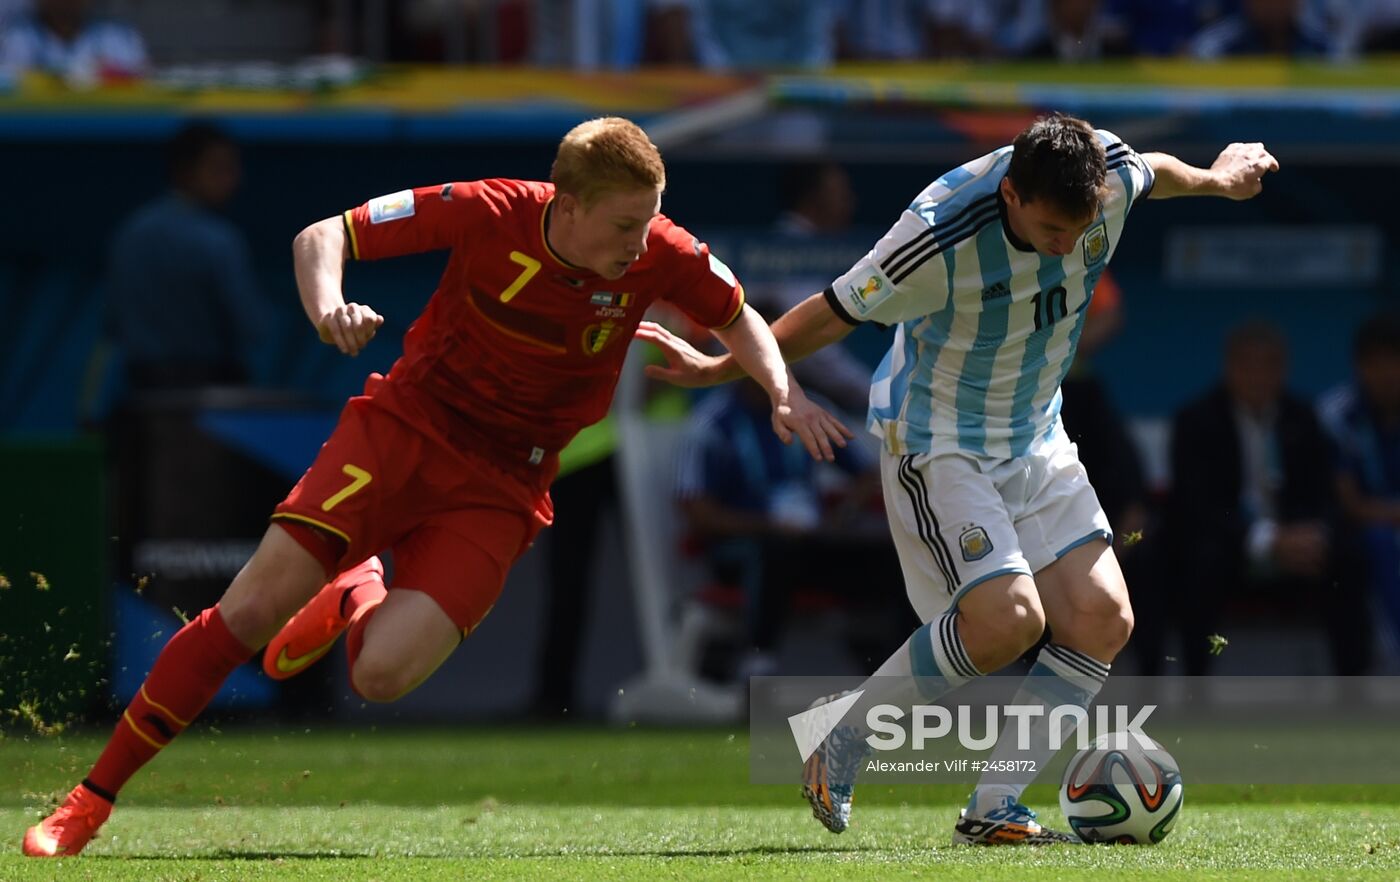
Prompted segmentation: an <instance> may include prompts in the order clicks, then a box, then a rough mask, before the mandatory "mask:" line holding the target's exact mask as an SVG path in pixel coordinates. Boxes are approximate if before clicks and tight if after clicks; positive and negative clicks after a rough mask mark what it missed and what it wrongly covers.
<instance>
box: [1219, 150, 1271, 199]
mask: <svg viewBox="0 0 1400 882" xmlns="http://www.w3.org/2000/svg"><path fill="white" fill-rule="evenodd" d="M1210 170H1211V173H1212V174H1213V175H1215V178H1216V183H1217V184H1218V185H1219V187H1220V195H1221V196H1224V197H1226V198H1227V199H1252V198H1254V197H1255V196H1258V195H1259V193H1260V191H1261V190H1263V189H1264V175H1266V174H1268V173H1269V172H1276V171H1278V160H1277V159H1274V157H1273V155H1272V154H1271V153H1269V151H1267V150H1265V149H1264V145H1263V144H1231V145H1230V146H1229V147H1226V148H1225V149H1224V150H1222V151H1220V155H1219V156H1217V157H1216V159H1215V162H1213V163H1212V164H1211V166H1210Z"/></svg>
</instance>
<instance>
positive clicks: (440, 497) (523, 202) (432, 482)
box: [24, 118, 850, 857]
mask: <svg viewBox="0 0 1400 882" xmlns="http://www.w3.org/2000/svg"><path fill="white" fill-rule="evenodd" d="M551 179H552V183H541V182H535V181H517V180H503V179H494V180H482V181H471V182H466V183H451V184H442V185H438V186H432V187H422V188H418V189H414V190H403V191H401V192H398V193H393V194H390V195H388V196H381V197H379V198H377V199H371V200H370V201H369V202H367V203H365V204H364V205H361V206H360V207H358V208H355V209H352V210H350V211H347V212H345V214H344V215H343V216H340V217H333V218H327V219H326V220H323V221H320V222H318V223H315V224H312V225H311V226H309V227H307V228H306V229H305V230H303V231H302V232H301V233H300V234H299V235H298V236H297V237H296V241H295V242H294V243H293V253H294V258H295V266H296V279H297V287H298V289H299V290H300V293H301V301H302V306H303V307H304V308H305V310H306V314H307V317H308V318H309V319H310V320H311V322H312V323H313V324H314V325H315V326H316V328H317V330H318V332H319V333H320V336H321V339H322V340H323V341H325V342H326V343H329V344H332V345H334V346H335V347H336V348H338V349H339V350H340V351H341V352H343V353H345V354H346V355H352V356H353V355H356V354H358V353H359V352H360V350H361V349H363V348H364V346H365V344H366V343H368V342H369V340H370V339H371V338H372V337H373V336H374V335H375V333H376V331H377V330H378V329H379V327H380V325H381V324H382V323H383V319H382V318H380V316H379V315H378V314H377V313H376V312H375V311H374V310H373V309H371V308H370V307H368V306H365V305H364V304H360V303H354V302H349V303H347V302H346V301H345V299H344V296H343V294H342V286H341V275H342V270H343V266H344V263H345V261H346V260H347V259H349V258H355V259H357V260H374V259H378V258H383V257H394V256H397V255H402V254H413V253H417V252H423V251H434V250H450V251H451V256H450V257H449V259H448V262H447V269H446V271H445V272H444V273H443V276H442V280H441V282H440V283H439V285H438V289H437V291H436V292H435V293H434V295H433V297H432V299H431V301H430V302H429V303H428V306H427V309H426V310H425V311H424V312H423V314H422V315H421V316H420V317H419V318H418V320H417V321H416V322H414V323H413V326H412V327H410V328H409V330H408V334H407V335H406V336H405V338H404V354H403V356H402V357H401V358H400V359H399V360H398V362H397V363H395V365H394V366H393V369H392V370H390V372H389V374H388V376H381V375H379V374H371V375H370V377H369V379H368V381H367V382H366V384H365V392H364V394H363V395H361V396H357V397H355V398H352V399H350V401H349V402H348V403H347V404H346V406H345V409H344V411H343V412H342V413H341V416H340V422H339V424H338V425H337V426H336V429H335V431H334V432H333V433H332V434H331V437H330V438H329V440H327V441H326V443H325V445H324V446H323V447H322V448H321V452H320V454H319V455H318V456H317V458H316V461H315V462H314V463H313V464H312V466H311V468H310V469H308V470H307V472H306V474H305V475H303V476H302V479H301V480H300V481H299V482H298V483H297V485H296V487H295V488H293V489H292V492H291V493H290V494H289V495H288V496H287V498H286V499H285V500H284V501H283V502H282V503H281V504H280V505H278V506H277V508H276V510H275V512H274V513H273V515H272V518H273V523H272V525H271V526H270V527H269V528H268V530H267V533H266V534H265V535H264V536H263V539H262V542H261V544H260V545H259V546H258V549H257V551H256V552H255V553H254V554H253V557H252V558H251V559H250V560H249V561H248V563H247V564H246V565H245V566H244V567H243V569H242V571H240V572H239V574H238V575H237V576H236V577H235V578H234V580H233V583H232V584H231V585H230V586H229V589H228V591H227V592H225V594H224V596H223V597H222V598H221V599H220V601H219V602H218V603H217V604H216V605H215V606H213V607H211V608H209V609H207V610H204V612H203V613H201V614H200V615H199V616H198V617H197V618H195V619H193V620H192V621H191V622H190V623H189V624H188V625H186V626H185V627H184V628H182V629H181V630H180V631H179V632H178V633H177V634H176V635H175V636H174V637H172V638H171V640H170V642H169V643H168V644H166V646H165V648H164V649H163V650H162V651H161V654H160V657H159V658H157V659H156V663H155V665H154V666H153V667H152V669H151V672H150V674H149V675H148V676H147V678H146V681H145V682H144V683H143V684H142V686H141V688H140V689H139V690H138V692H137V694H136V696H135V697H134V698H133V699H132V702H131V704H130V705H129V706H128V707H127V709H126V711H125V712H124V713H123V714H122V717H121V720H120V721H118V723H117V727H116V730H115V731H114V733H113V735H112V738H111V740H110V741H108V743H107V746H106V748H105V749H104V750H103V752H102V754H101V756H100V757H99V758H98V760H97V763H96V765H94V766H93V768H92V770H91V771H90V772H89V774H88V777H87V778H85V779H84V780H83V782H82V783H81V784H79V785H78V786H77V787H75V788H74V789H73V791H72V792H71V793H70V794H69V795H68V798H67V799H66V800H65V802H64V803H63V805H62V806H60V807H59V808H58V810H57V811H55V812H54V813H53V814H52V815H50V816H49V817H48V818H46V819H44V820H43V821H42V822H41V823H39V824H37V825H36V826H34V827H32V828H30V829H29V830H28V832H27V834H26V835H25V838H24V853H25V854H27V855H31V856H36V857H38V856H50V857H51V856H56V855H74V854H77V853H78V852H79V851H81V850H82V848H83V846H85V845H86V844H87V842H88V841H89V840H90V839H91V838H92V836H93V834H94V833H96V831H97V829H98V827H100V826H101V825H102V823H103V822H104V821H106V819H107V816H108V815H109V814H110V813H111V810H112V804H113V802H115V800H116V796H117V793H118V791H119V790H120V789H121V788H122V786H123V785H124V784H125V783H126V781H127V780H128V779H129V778H130V777H131V776H132V775H133V774H134V773H135V772H136V771H137V770H138V769H139V768H140V767H141V766H143V765H144V764H145V763H146V762H147V761H149V760H150V759H151V758H152V757H154V756H155V754H156V753H157V752H159V750H160V749H161V748H162V747H164V746H165V745H167V744H169V743H170V741H171V740H172V739H173V738H174V737H175V736H176V735H178V734H179V733H180V731H181V730H183V729H184V728H185V727H186V726H188V725H189V723H190V721H192V720H193V719H194V718H195V717H196V716H197V715H198V714H199V713H200V711H201V710H203V708H204V706H205V705H206V704H207V703H208V702H209V700H210V699H211V698H213V696H214V695H215V693H217V691H218V689H219V687H220V685H221V684H222V683H223V681H224V679H225V678H226V677H227V676H228V675H229V673H231V672H232V671H233V670H234V669H235V668H237V667H238V666H239V665H241V664H243V663H244V662H246V661H247V660H248V659H249V658H251V657H252V656H253V654H254V653H255V652H256V651H257V650H258V649H259V648H261V647H263V646H265V645H266V646H267V651H266V653H265V655H264V669H265V670H266V671H267V672H268V673H269V675H271V676H273V677H277V678H284V677H288V676H291V675H293V674H296V673H297V672H299V671H301V670H303V669H304V668H305V667H306V665H308V664H310V663H311V662H312V661H314V660H316V659H317V658H320V657H321V656H322V655H324V654H325V653H326V652H327V651H328V650H329V648H330V646H331V644H332V643H334V641H335V640H336V638H337V637H338V636H339V635H340V634H341V633H342V632H344V631H347V630H348V631H349V634H348V636H347V641H346V642H347V649H348V652H349V656H350V672H351V673H350V678H351V684H352V686H353V688H354V689H355V691H356V692H357V693H359V694H360V695H361V696H363V697H364V698H366V699H368V700H371V701H393V700H394V699H397V698H399V697H400V696H402V695H404V694H405V693H407V692H409V691H410V690H412V689H413V688H414V687H415V686H417V685H418V684H419V683H421V682H423V680H424V679H426V678H427V677H428V675H429V674H431V673H432V672H433V671H434V670H436V669H437V667H438V666H439V665H441V664H442V663H443V661H445V660H446V659H447V657H448V656H449V655H450V654H451V653H452V651H453V650H454V649H456V647H457V645H458V644H459V643H460V642H461V641H462V639H463V637H465V636H466V635H467V634H469V633H471V631H472V629H473V628H475V627H476V626H477V625H478V624H479V623H480V622H481V620H482V619H483V618H484V617H485V616H486V614H487V613H488V612H489V611H490V610H491V607H492V605H493V604H494V603H495V602H496V598H497V596H498V595H499V594H500V591H501V587H502V585H503V584H504V581H505V576H506V572H507V571H508V570H509V569H510V567H511V564H512V563H514V561H515V560H516V558H518V557H519V556H520V554H521V553H522V552H524V551H525V549H526V548H528V547H529V545H530V543H531V541H532V540H533V539H534V537H535V534H536V532H537V531H538V530H539V529H540V528H541V527H543V526H546V525H548V524H549V523H550V521H551V519H552V510H551V505H550V500H549V493H548V488H549V483H550V480H551V479H552V478H553V476H554V473H555V470H556V468H557V465H558V452H559V450H560V449H562V448H563V447H564V446H565V445H566V444H567V443H568V442H569V439H570V438H572V437H573V435H574V434H575V433H576V432H578V430H579V429H581V428H583V427H584V426H587V425H589V424H590V423H593V422H596V421H597V420H599V419H601V418H602V417H603V415H604V414H605V413H606V412H607V409H608V405H609V403H610V401H611V399H612V394H613V388H614V386H615V384H616V382H617V379H618V376H619V374H620V372H621V370H622V362H623V359H624V357H625V355H626V352H627V344H628V342H629V341H630V340H631V339H632V336H633V332H634V331H635V330H636V329H637V326H638V324H639V323H640V322H641V319H642V315H643V313H645V312H646V310H647V307H648V306H649V305H650V304H651V303H653V302H654V301H656V300H658V299H665V300H667V301H669V302H670V303H671V304H673V305H675V306H676V307H679V308H680V309H681V310H682V311H684V312H685V313H686V314H688V315H689V316H690V317H691V318H692V319H694V320H695V321H697V322H698V323H700V324H702V325H704V326H706V327H709V328H711V329H713V333H714V335H715V336H716V337H717V338H718V339H719V340H720V341H721V342H722V343H724V345H725V346H726V347H728V348H729V350H730V351H731V352H732V353H733V355H734V357H735V359H736V360H737V361H738V362H739V363H740V364H741V365H743V366H744V368H745V369H746V370H747V371H748V373H749V374H751V375H752V376H754V377H755V378H757V379H758V381H759V382H760V383H762V384H763V386H764V388H765V389H767V391H768V394H769V396H770V398H771V399H772V402H773V428H774V431H776V432H777V433H778V435H779V436H780V437H781V438H782V439H783V441H784V442H789V443H790V442H791V441H792V440H793V439H794V438H795V439H797V440H799V441H800V443H802V444H803V445H804V446H805V447H806V448H807V450H808V451H809V452H810V453H811V454H812V456H814V457H818V458H824V459H830V458H831V457H832V451H831V445H832V444H836V445H844V444H845V439H846V438H848V437H850V433H849V432H848V431H847V430H846V429H845V427H844V426H842V425H841V424H840V423H838V422H837V421H836V420H835V419H834V418H832V417H831V416H830V415H829V414H827V413H826V412H825V411H823V410H822V409H821V408H819V407H817V406H815V405H813V404H812V403H811V402H810V401H808V399H807V398H806V396H805V395H803V393H802V391H801V389H800V388H799V387H798V386H797V384H796V383H795V382H793V381H792V380H791V378H790V376H789V374H788V372H787V368H786V366H785V365H784V364H783V361H782V357H781V355H780V354H779V351H778V347H777V344H776V342H775V341H774V339H773V335H772V333H771V332H770V331H769V329H768V326H767V325H766V324H764V322H763V321H762V319H760V318H759V317H758V316H757V314H756V313H755V312H754V311H753V310H752V309H750V308H749V307H748V306H746V305H745V304H744V291H743V288H742V286H740V284H739V283H738V281H737V280H736V279H735V278H734V275H733V274H732V273H731V272H730V271H729V269H728V268H727V267H726V266H725V265H724V264H723V263H721V262H720V261H719V260H718V259H717V258H715V257H714V256H712V255H711V254H710V253H709V249H708V248H707V247H706V246H705V245H704V243H702V242H700V241H699V240H697V239H696V238H695V237H694V236H692V235H691V234H690V233H688V232H686V231H685V230H684V229H682V228H681V227H679V226H677V225H676V224H674V223H673V222H672V221H671V220H669V219H668V218H666V217H664V216H662V215H661V214H659V210H660V205H661V192H662V190H663V189H664V188H665V169H664V167H663V165H662V162H661V156H660V154H659V153H658V151H657V149H656V147H655V146H654V145H653V144H652V143H651V141H650V140H649V139H648V138H647V136H646V134H645V133H643V132H642V130H641V129H639V128H638V127H637V126H636V125H634V124H633V123H631V122H628V121H627V120H623V119H617V118H609V119H597V120H593V121H591V122H587V123H584V124H582V125H580V126H578V127H576V128H575V129H573V130H572V131H571V132H569V133H568V135H566V136H565V137H564V139H563V141H562V142H561V143H560V145H559V151H558V154H557V156H556V158H555V161H554V166H553V169H552V171H551ZM386 548H387V549H391V550H392V551H393V552H394V564H395V567H394V580H393V585H392V587H391V588H389V589H386V587H385V585H384V579H383V572H384V571H383V568H382V567H381V566H380V563H379V559H378V558H377V557H375V555H376V554H377V553H379V552H380V551H382V550H384V549H386ZM294 614H295V615H294ZM269 641H270V643H269Z"/></svg>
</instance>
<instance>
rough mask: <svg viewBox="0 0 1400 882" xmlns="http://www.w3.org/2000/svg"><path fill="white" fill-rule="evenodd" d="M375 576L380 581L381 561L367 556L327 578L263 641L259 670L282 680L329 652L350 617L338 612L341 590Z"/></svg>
mask: <svg viewBox="0 0 1400 882" xmlns="http://www.w3.org/2000/svg"><path fill="white" fill-rule="evenodd" d="M376 580H377V581H379V582H381V583H382V582H383V581H384V564H382V563H380V562H379V558H377V557H371V558H368V559H367V560H365V562H364V563H362V564H360V565H358V566H355V567H351V568H350V569H348V570H346V571H345V572H343V573H341V574H340V575H338V576H336V577H335V578H334V579H332V580H331V581H329V582H327V583H326V584H325V586H323V587H322V588H321V590H320V591H319V592H317V594H316V596H315V597H313V598H311V600H310V601H309V602H308V603H307V604H306V606H303V607H302V608H301V609H300V610H298V611H297V614H296V615H294V616H292V617H291V619H289V620H288V621H287V624H285V625H283V626H282V630H281V631H278V632H277V636H276V637H273V638H272V642H271V643H269V644H267V649H266V650H264V652H263V671H264V672H265V673H266V674H267V675H268V676H269V677H271V678H272V679H274V680H285V679H287V678H288V677H293V676H296V675H297V674H300V673H301V672H302V671H304V670H306V668H307V666H308V665H310V664H311V663H312V662H314V661H316V660H317V659H319V658H320V657H321V656H323V655H325V654H326V653H328V652H330V650H331V647H332V646H334V645H335V641H336V640H337V639H338V638H339V637H340V635H341V633H342V632H343V631H344V630H345V629H346V628H348V627H350V617H349V616H346V615H342V614H341V602H342V601H343V600H344V598H345V592H347V591H349V590H350V589H352V588H356V587H358V586H360V585H363V584H365V583H366V582H370V581H376Z"/></svg>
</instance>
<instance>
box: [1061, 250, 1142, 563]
mask: <svg viewBox="0 0 1400 882" xmlns="http://www.w3.org/2000/svg"><path fill="white" fill-rule="evenodd" d="M1122 303H1123V295H1122V291H1121V289H1120V288H1119V287H1118V283H1117V281H1116V280H1115V279H1114V278H1113V275H1112V271H1111V270H1104V274H1103V275H1102V276H1101V277H1100V278H1099V282H1098V284H1097V285H1095V286H1094V296H1093V299H1091V300H1090V301H1089V308H1088V312H1087V313H1086V314H1085V316H1084V329H1083V331H1082V332H1081V333H1080V335H1079V349H1078V350H1077V352H1076V353H1075V358H1074V362H1073V364H1071V365H1070V369H1069V373H1068V374H1066V375H1065V379H1064V381H1063V382H1061V384H1060V392H1061V395H1062V396H1063V402H1062V404H1061V406H1060V420H1061V421H1062V422H1063V423H1064V427H1065V434H1067V435H1068V436H1069V438H1070V440H1071V441H1073V442H1074V443H1075V444H1076V445H1078V447H1079V461H1080V462H1081V463H1083V464H1084V469H1085V470H1086V471H1087V472H1088V473H1089V477H1090V478H1091V479H1093V482H1094V490H1095V491H1096V492H1097V493H1098V497H1099V504H1100V505H1102V506H1103V510H1104V514H1106V515H1107V516H1108V522H1109V524H1110V525H1111V526H1112V527H1113V550H1114V553H1115V554H1116V555H1117V556H1118V558H1119V560H1120V561H1121V562H1122V563H1123V565H1124V566H1125V567H1126V566H1128V564H1129V561H1130V560H1131V559H1132V558H1133V557H1134V556H1135V554H1136V552H1135V551H1134V550H1133V545H1132V544H1131V543H1128V542H1127V538H1128V536H1130V535H1132V534H1135V533H1141V532H1142V530H1143V529H1144V527H1145V526H1146V523H1147V485H1146V480H1145V478H1144V477H1143V468H1142V459H1141V457H1140V456H1139V455H1138V449H1137V442H1136V441H1134V440H1133V437H1132V436H1131V435H1130V434H1128V427H1127V424H1126V423H1125V422H1124V420H1123V415H1122V414H1121V413H1119V412H1118V408H1117V407H1115V406H1114V404H1113V400H1112V398H1110V397H1109V393H1108V389H1107V388H1106V387H1105V386H1104V384H1103V382H1102V381H1101V380H1100V379H1099V376H1098V373H1097V372H1096V371H1095V370H1094V364H1093V359H1094V355H1095V354H1096V353H1098V352H1099V351H1100V350H1101V349H1103V347H1104V346H1106V345H1107V344H1108V342H1109V341H1110V340H1112V339H1113V338H1114V337H1115V336H1117V334H1118V331H1119V329H1120V328H1121V327H1122V326H1123V305H1122ZM1129 584H1133V582H1132V581H1130V582H1129Z"/></svg>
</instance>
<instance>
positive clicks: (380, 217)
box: [369, 190, 413, 224]
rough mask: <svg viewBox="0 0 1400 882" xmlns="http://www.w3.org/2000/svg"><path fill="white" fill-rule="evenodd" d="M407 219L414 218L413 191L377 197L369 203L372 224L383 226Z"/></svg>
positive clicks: (401, 191)
mask: <svg viewBox="0 0 1400 882" xmlns="http://www.w3.org/2000/svg"><path fill="white" fill-rule="evenodd" d="M405 217H413V191H412V190H400V191H399V192H397V193H390V194H388V195H387V196H376V197H374V198H373V199H371V200H370V201H369V222H370V223H372V224H382V223H384V222H385V221H391V220H399V219H400V218H405Z"/></svg>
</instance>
